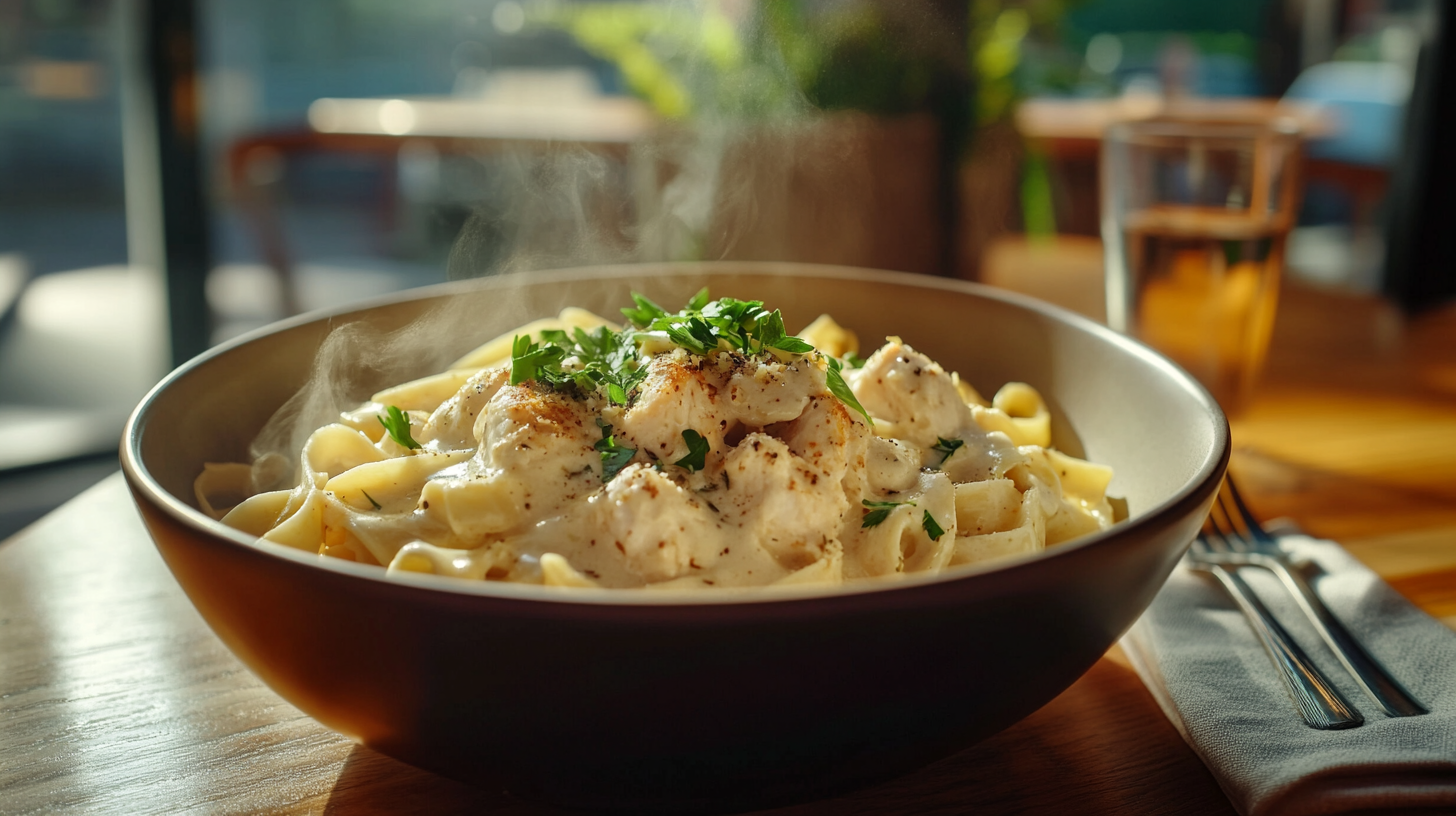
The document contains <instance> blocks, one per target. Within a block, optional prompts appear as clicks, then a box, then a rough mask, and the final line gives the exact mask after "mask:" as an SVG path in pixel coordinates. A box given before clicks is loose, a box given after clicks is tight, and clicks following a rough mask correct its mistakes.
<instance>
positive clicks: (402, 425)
mask: <svg viewBox="0 0 1456 816" xmlns="http://www.w3.org/2000/svg"><path fill="white" fill-rule="evenodd" d="M384 413H385V414H386V415H387V417H384V416H381V417H378V419H379V424H380V425H383V426H384V431H385V433H388V434H389V438H390V439H393V440H394V441H395V442H398V443H399V445H400V447H404V448H408V449H410V450H416V449H418V448H419V447H420V443H418V442H416V441H415V438H414V437H412V436H410V421H409V414H406V413H405V412H404V411H401V410H399V408H397V407H396V406H393V405H386V406H384Z"/></svg>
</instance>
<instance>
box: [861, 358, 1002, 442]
mask: <svg viewBox="0 0 1456 816" xmlns="http://www.w3.org/2000/svg"><path fill="white" fill-rule="evenodd" d="M847 373H848V374H849V375H850V378H851V379H850V383H849V384H850V386H851V387H853V388H854V393H855V396H857V397H859V401H860V403H861V404H862V405H864V407H865V410H867V411H869V412H870V415H871V416H874V417H878V418H880V419H884V420H885V421H887V422H891V423H894V427H895V434H894V435H895V436H896V437H898V438H900V439H902V440H905V441H907V442H911V443H913V444H916V445H919V446H920V447H921V448H930V447H933V446H934V445H935V442H936V439H937V438H939V437H945V438H947V439H948V438H952V437H956V436H959V435H960V433H961V430H962V429H963V428H967V427H974V426H975V420H973V419H972V418H971V409H970V407H969V406H967V405H966V403H965V402H964V401H962V399H961V395H960V391H959V390H958V389H957V388H956V384H955V381H954V380H953V379H952V378H951V375H950V374H949V373H947V372H946V370H945V369H943V368H941V367H940V364H939V363H937V362H935V361H934V360H931V359H930V358H929V357H926V356H925V355H924V354H921V353H920V352H918V351H916V350H915V349H913V348H910V347H909V346H907V345H905V344H903V343H901V342H899V341H896V340H891V341H890V342H888V343H886V344H885V345H884V346H883V347H882V348H881V349H880V350H879V351H876V352H875V353H874V354H872V355H870V358H869V360H867V361H865V364H864V368H861V369H859V370H858V371H856V372H847Z"/></svg>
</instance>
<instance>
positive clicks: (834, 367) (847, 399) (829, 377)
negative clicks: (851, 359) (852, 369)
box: [824, 357, 875, 428]
mask: <svg viewBox="0 0 1456 816" xmlns="http://www.w3.org/2000/svg"><path fill="white" fill-rule="evenodd" d="M824 359H826V360H828V361H829V368H827V369H825V371H824V381H825V383H826V384H827V385H828V386H829V393H831V394H833V395H834V396H836V397H839V401H840V402H842V403H844V404H845V405H848V406H849V407H851V408H853V409H854V410H856V411H859V413H860V415H861V416H863V417H864V418H865V422H868V423H869V424H870V427H871V428H873V427H874V426H875V421H874V420H873V419H870V412H869V411H866V410H865V409H864V406H863V405H860V404H859V399H858V398H857V397H855V395H854V392H853V391H851V390H849V383H847V382H845V381H844V375H843V374H840V373H839V368H840V366H841V365H842V364H841V363H840V362H839V361H838V360H836V359H834V358H833V357H825V358H824Z"/></svg>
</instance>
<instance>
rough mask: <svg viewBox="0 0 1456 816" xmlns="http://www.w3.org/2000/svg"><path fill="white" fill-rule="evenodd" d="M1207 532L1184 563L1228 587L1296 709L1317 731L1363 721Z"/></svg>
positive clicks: (1196, 543)
mask: <svg viewBox="0 0 1456 816" xmlns="http://www.w3.org/2000/svg"><path fill="white" fill-rule="evenodd" d="M1210 532H1211V531H1210V530H1209V529H1207V528H1206V529H1205V530H1204V531H1202V532H1199V534H1198V538H1197V539H1195V540H1194V542H1193V546H1192V547H1190V548H1189V550H1188V560H1189V565H1190V566H1191V567H1193V568H1194V569H1197V570H1202V571H1204V572H1208V573H1210V574H1212V575H1213V577H1215V578H1217V579H1218V581H1219V583H1221V584H1223V587H1224V589H1226V590H1228V593H1229V595H1230V596H1232V597H1233V599H1234V602H1235V603H1237V604H1238V607H1239V609H1240V610H1242V611H1243V613H1244V617H1246V618H1248V620H1249V625H1250V626H1251V627H1253V629H1254V633H1255V634H1256V635H1258V636H1259V642H1260V643H1261V644H1262V645H1263V646H1264V651H1266V652H1268V653H1269V659H1270V660H1273V661H1274V666H1275V668H1277V669H1279V676H1280V679H1281V680H1283V681H1284V687H1285V690H1287V691H1288V692H1289V696H1290V697H1291V698H1292V699H1293V700H1294V705H1295V708H1297V709H1299V714H1300V716H1301V717H1303V718H1304V721H1305V723H1306V724H1308V725H1309V726H1310V727H1311V728H1319V729H1321V730H1334V729H1339V728H1355V727H1356V726H1359V725H1361V724H1362V723H1364V722H1365V718H1364V717H1362V716H1361V715H1360V712H1359V711H1356V710H1355V709H1354V707H1352V706H1351V705H1350V703H1349V701H1347V700H1346V699H1345V698H1344V696H1343V695H1341V694H1340V692H1339V691H1338V690H1337V689H1336V688H1335V687H1334V685H1333V684H1332V683H1330V681H1329V678H1327V677H1325V675H1324V673H1323V672H1321V671H1320V670H1319V669H1318V668H1317V667H1316V666H1315V665H1314V664H1313V663H1311V662H1310V660H1309V656H1308V655H1306V654H1305V653H1304V650H1303V649H1301V648H1299V644H1298V643H1295V642H1294V639H1293V638H1291V637H1290V636H1289V633H1288V632H1286V631H1285V630H1284V627H1283V626H1280V625H1279V621H1277V620H1275V618H1274V616H1273V615H1271V614H1270V613H1269V610H1268V608H1267V607H1265V606H1264V604H1263V602H1262V601H1260V600H1259V596H1257V595H1255V594H1254V591H1253V590H1252V589H1250V588H1249V585H1248V584H1246V583H1244V579H1242V578H1240V577H1239V574H1238V565H1236V564H1228V563H1225V561H1224V558H1223V556H1224V555H1226V554H1227V553H1226V552H1219V551H1218V550H1219V549H1220V548H1222V547H1223V546H1224V544H1223V542H1222V540H1220V539H1215V538H1213V537H1212V536H1211V535H1210ZM1215 542H1216V543H1215Z"/></svg>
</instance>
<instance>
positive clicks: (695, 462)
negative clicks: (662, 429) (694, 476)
mask: <svg viewBox="0 0 1456 816" xmlns="http://www.w3.org/2000/svg"><path fill="white" fill-rule="evenodd" d="M682 438H683V441H684V442H687V443H688V455H687V456H684V457H683V458H681V459H679V460H677V461H676V462H673V464H674V465H677V466H678V467H680V468H684V469H686V470H687V471H688V472H690V473H691V472H694V471H698V470H702V469H703V467H704V466H706V464H707V456H708V450H709V449H710V446H709V445H708V440H706V439H704V438H703V435H702V434H700V433H698V432H697V431H695V430H693V429H692V428H688V429H687V430H686V431H683V432H682Z"/></svg>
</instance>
